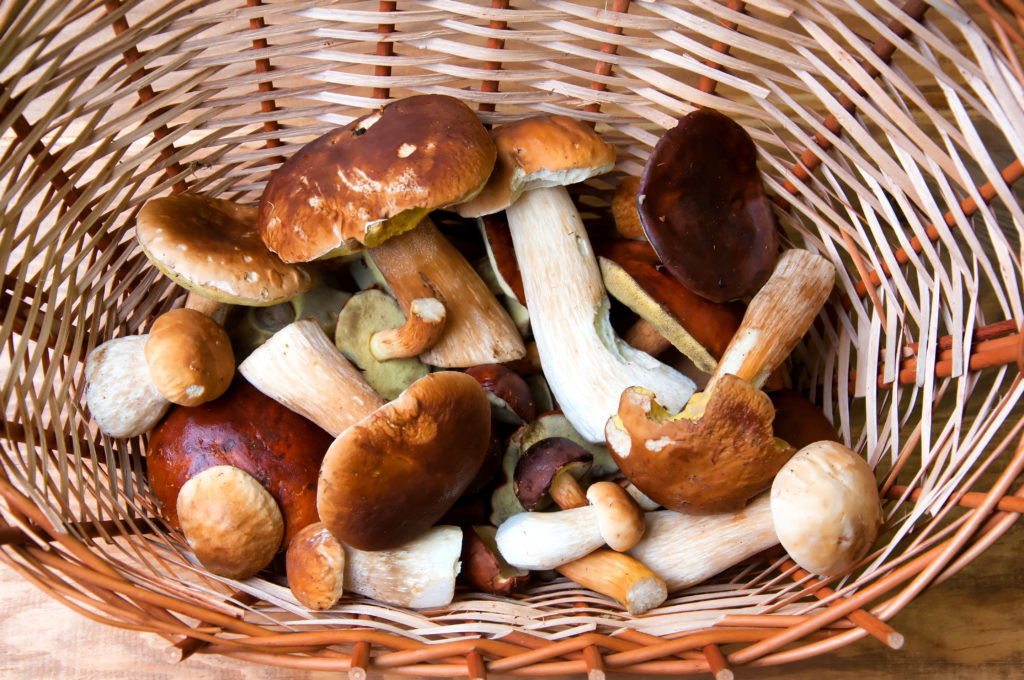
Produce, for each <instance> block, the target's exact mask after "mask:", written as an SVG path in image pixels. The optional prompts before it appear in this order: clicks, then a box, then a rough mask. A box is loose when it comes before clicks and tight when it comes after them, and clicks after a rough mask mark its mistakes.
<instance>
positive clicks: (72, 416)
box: [0, 0, 1024, 675]
mask: <svg viewBox="0 0 1024 680" xmlns="http://www.w3.org/2000/svg"><path fill="white" fill-rule="evenodd" d="M0 22H2V23H0V26H2V29H3V34H2V35H3V40H2V41H0V131H2V132H3V142H4V144H3V154H2V156H0V192H2V201H0V205H2V210H3V213H2V215H3V231H2V236H0V255H2V259H3V262H4V281H3V289H2V291H0V296H2V297H0V299H2V304H0V314H2V317H0V318H2V321H0V324H2V325H0V339H2V341H3V353H2V358H0V362H2V363H0V370H3V374H2V388H0V389H2V397H3V404H4V412H3V428H2V430H0V463H2V465H0V470H2V471H3V479H2V480H0V491H2V495H3V496H4V498H5V499H6V507H5V508H4V509H3V520H4V522H5V525H0V538H2V544H3V545H4V550H3V554H4V555H5V558H6V561H7V562H8V563H9V564H11V565H13V566H15V568H17V569H18V570H19V571H21V572H22V573H23V575H24V576H25V577H26V578H29V579H31V580H33V581H34V582H37V583H38V585H40V587H43V588H44V589H46V590H47V591H48V592H50V593H51V594H52V595H53V596H54V597H57V598H60V599H61V600H63V601H65V602H67V603H68V604H69V606H73V607H75V608H79V609H80V610H81V611H82V612H83V614H85V615H87V616H90V617H93V618H97V619H100V620H104V621H107V622H108V623H111V624H113V625H122V626H134V627H138V628H139V629H140V630H146V631H151V632H155V633H158V634H161V635H163V636H165V637H167V638H168V640H169V641H171V642H172V643H174V644H175V645H177V648H178V649H180V650H182V652H183V653H185V654H187V653H191V651H194V650H197V649H201V650H202V651H205V652H211V653H220V654H227V655H233V656H237V657H240V658H247V659H251V660H257V661H261V662H264V663H273V664H280V665H290V666H294V667H297V668H304V667H305V668H327V669H338V670H341V669H348V668H363V667H365V666H366V665H367V664H368V663H369V666H370V667H371V668H375V669H382V670H383V669H391V670H401V671H406V672H416V673H421V674H436V675H447V674H453V673H458V674H462V673H465V672H466V670H465V669H466V668H467V664H469V666H468V667H469V668H471V669H474V668H476V669H478V670H479V669H484V668H487V669H489V670H491V671H492V672H503V673H530V674H552V673H559V672H569V673H576V672H583V671H585V670H588V669H589V670H593V669H595V668H599V667H601V668H603V667H607V668H609V669H618V670H629V671H633V672H639V673H664V672H672V673H690V672H705V671H707V670H709V669H714V668H715V667H716V665H718V664H721V663H729V664H733V665H743V664H749V663H781V662H784V661H787V660H791V659H795V658H801V657H805V656H810V655H813V654H816V653H819V652H822V651H825V650H827V649H829V648H831V647H835V646H838V645H842V644H846V643H848V642H850V641H852V640H854V639H856V638H857V637H860V636H863V635H865V634H868V633H871V634H874V635H876V636H879V637H881V638H882V639H883V640H885V641H886V642H888V643H890V644H896V642H897V641H898V636H897V635H896V634H895V632H894V631H892V630H891V629H889V628H888V626H887V625H886V624H885V623H884V621H885V620H887V619H888V618H890V617H891V616H892V615H894V614H895V613H896V612H897V611H899V609H901V608H902V607H903V606H905V605H906V604H907V603H908V602H909V601H910V600H912V599H913V597H914V596H915V595H916V594H917V593H918V592H920V590H921V589H922V588H924V587H926V586H927V585H928V584H930V583H932V582H934V581H935V580H936V579H941V578H944V577H945V576H947V575H949V574H950V573H953V572H955V571H956V570H958V569H959V568H961V567H962V566H963V565H964V564H966V563H967V562H969V561H970V559H971V558H972V557H973V555H974V554H976V553H977V552H978V551H980V550H982V549H984V547H985V546H986V545H987V544H988V543H989V542H991V541H992V540H994V539H995V538H996V537H998V536H999V535H1000V534H1001V533H1002V532H1003V531H1005V529H1006V528H1007V527H1008V526H1009V522H1011V521H1012V520H1013V519H1014V518H1015V517H1016V514H1014V513H1012V512H1010V514H1005V512H997V511H995V510H997V508H996V506H997V505H999V504H1001V505H999V508H1001V509H1002V510H1003V511H1012V510H1013V509H1014V508H1016V509H1017V510H1018V511H1019V509H1020V504H1015V503H1016V501H1014V500H1013V498H1012V497H1009V494H1010V493H1011V491H1012V490H1015V489H1012V488H1011V486H1010V485H1011V484H1012V482H1013V481H1014V479H1015V478H1016V477H1017V475H1018V474H1019V472H1020V469H1019V468H1020V467H1021V465H1024V456H1022V455H1021V454H1020V453H1019V452H1017V453H1016V455H1015V449H1014V446H1013V445H1012V442H1014V441H1015V440H1016V436H1017V435H1018V434H1019V431H1020V429H1021V426H1022V424H1024V415H1022V413H1021V408H1020V407H1019V398H1020V395H1021V392H1022V390H1024V385H1022V381H1021V380H1020V377H1019V368H1018V363H1019V362H1020V354H1021V349H1020V333H1019V329H1020V323H1021V319H1022V318H1024V310H1022V300H1021V290H1022V285H1021V277H1022V272H1021V259H1022V257H1021V256H1022V239H1021V233H1022V227H1024V213H1022V210H1021V207H1020V202H1019V197H1020V189H1019V188H1018V187H1017V186H1016V183H1017V181H1018V179H1019V178H1020V176H1021V173H1022V172H1024V169H1022V166H1021V160H1020V159H1021V158H1024V89H1022V86H1021V83H1022V78H1021V73H1022V72H1021V68H1020V63H1019V53H1020V45H1021V44H1024V40H1022V39H1021V37H1020V35H1021V32H1022V31H1024V29H1022V27H1021V23H1020V21H1019V19H1018V17H1017V16H1016V14H1015V13H1014V12H1013V11H1012V10H1011V9H1007V8H1006V7H1004V6H1002V5H996V6H990V5H988V4H978V5H973V4H972V5H969V6H968V5H964V6H959V5H955V4H952V3H947V2H944V1H943V0H937V1H936V2H934V3H932V4H931V5H927V4H925V3H917V2H908V3H906V4H904V5H899V4H891V3H888V2H878V3H872V2H866V3H862V4H859V3H851V2H846V1H840V0H831V1H810V2H805V1H801V2H794V1H790V0H756V1H750V2H746V3H741V2H734V1H732V0H730V2H728V3H723V2H717V1H711V0H693V1H690V2H687V1H684V0H678V1H667V0H657V1H652V0H633V2H629V1H628V0H615V1H614V3H612V4H608V3H604V2H596V1H591V2H585V1H582V0H575V1H572V2H568V1H563V0H544V1H542V2H516V3H514V5H513V6H512V7H509V6H508V5H507V3H503V2H502V0H493V3H491V4H485V3H481V2H459V1H455V0H428V1H423V2H414V1H411V0H408V1H407V0H400V1H399V2H397V3H396V2H387V1H385V2H379V3H378V2H373V3H363V2H354V3H344V2H337V3H324V2H317V3H313V2H268V3H262V2H258V1H257V0H250V1H249V3H248V5H246V6H241V4H240V3H238V2H158V1H153V0H146V1H144V2H141V1H140V2H124V3H121V2H117V1H116V0H110V1H108V2H106V3H96V2H81V3H76V4H70V5H69V4H66V3H62V2H30V3H26V5H25V6H15V5H14V4H7V5H5V6H3V7H0ZM415 93H445V94H452V95H455V96H457V97H459V98H460V99H462V100H463V101H465V102H467V103H468V104H469V105H470V106H472V107H473V108H474V109H476V110H478V111H479V114H480V117H481V119H482V120H483V121H484V122H486V123H488V124H491V123H501V122H504V121H508V120H513V119H516V118H519V117H521V116H523V115H527V114H530V113H535V112H555V113H566V114H568V115H572V116H576V117H581V118H584V119H586V120H589V121H592V122H593V123H594V124H595V125H596V128H597V129H598V130H599V131H600V132H601V133H602V135H604V136H605V137H606V138H607V139H608V140H609V141H612V142H613V143H614V144H615V145H616V147H617V148H618V150H619V162H618V166H617V169H616V173H614V174H613V175H611V176H608V177H604V178H600V179H597V180H594V181H591V182H589V183H588V184H587V185H586V186H585V187H583V188H582V189H580V190H579V192H578V194H577V198H578V199H579V202H580V205H581V206H582V207H583V208H584V212H585V213H587V215H588V216H589V217H592V218H594V219H600V215H601V214H602V213H603V210H604V209H605V208H606V207H607V204H608V201H609V196H610V192H611V189H612V188H613V187H614V186H615V183H616V181H617V180H618V179H619V178H620V177H621V176H623V175H636V174H639V172H640V170H641V169H642V167H643V164H644V161H645V158H646V156H647V154H648V152H649V150H650V148H651V146H652V145H653V144H654V142H655V141H656V140H657V138H658V136H659V134H660V133H661V132H662V131H663V130H665V129H666V128H668V127H671V126H672V125H674V122H675V120H676V118H677V117H679V116H681V115H685V114H686V113H688V112H689V111H691V110H693V108H694V107H697V106H707V107H713V108H716V109H719V110H721V111H723V112H725V113H727V114H729V115H731V116H732V117H734V118H735V119H737V120H738V121H739V122H741V123H742V124H743V125H744V126H745V127H746V129H747V130H748V131H749V132H750V134H751V135H752V137H753V138H754V140H755V142H756V143H757V145H758V147H759V150H760V162H761V167H762V169H763V172H764V177H765V181H766V185H767V187H768V189H769V192H770V193H771V194H772V195H773V196H774V197H775V199H776V203H777V214H778V217H779V219H780V222H781V225H782V227H783V229H784V232H785V238H786V241H787V243H788V244H791V245H795V246H799V247H804V248H808V249H811V250H814V251H818V252H820V253H822V254H823V255H825V256H826V257H828V258H829V259H831V260H832V261H833V262H834V263H835V264H836V265H837V268H838V270H839V278H838V280H837V286H836V291H835V292H834V294H833V297H832V298H831V299H830V301H829V304H828V307H827V309H826V311H825V312H823V313H822V314H821V315H820V317H819V319H818V321H817V323H816V325H815V326H814V328H813V329H812V331H811V332H810V333H809V334H808V336H807V337H806V338H805V341H804V342H803V343H802V344H801V346H800V347H799V348H798V350H797V352H796V353H795V355H794V359H793V362H792V363H793V379H794V385H795V386H796V387H797V388H799V389H801V390H802V391H804V392H805V393H807V394H809V395H810V396H811V397H812V398H813V399H814V400H815V401H816V402H817V403H818V404H820V405H821V406H822V408H823V410H824V411H825V412H826V413H827V414H828V415H829V417H830V418H831V419H832V421H833V422H834V424H835V425H836V428H837V430H838V431H839V432H840V433H841V436H842V438H843V439H844V440H845V441H846V443H847V444H849V445H850V446H852V447H853V448H854V449H856V450H857V451H858V452H860V453H861V454H863V455H864V456H865V458H867V459H868V460H869V461H870V462H871V463H872V465H874V466H875V468H876V470H877V473H878V479H879V483H880V484H881V485H882V487H883V490H884V491H885V493H886V495H887V498H888V499H889V500H888V501H887V503H886V517H887V525H886V529H887V533H886V535H885V537H884V539H883V540H880V541H879V543H878V545H876V550H875V551H874V552H873V553H872V554H871V555H870V556H869V557H868V558H867V559H866V560H865V561H864V563H863V564H862V565H860V566H859V567H858V569H857V570H855V571H854V572H853V573H851V574H849V575H846V576H844V577H842V578H837V579H832V580H831V581H830V582H828V583H827V588H825V589H823V588H821V583H819V582H818V581H817V580H812V579H808V578H805V575H802V574H801V573H800V572H799V570H797V569H796V568H795V567H794V566H793V565H792V564H791V563H789V562H787V561H786V559H785V556H784V555H783V554H782V553H781V552H770V553H769V554H766V555H764V556H762V557H761V558H759V559H756V560H752V561H749V562H747V563H745V564H744V565H741V567H739V568H737V569H733V570H730V571H729V572H727V573H726V574H724V575H722V576H721V577H719V578H717V579H715V580H714V581H712V582H711V583H709V584H707V585H706V586H702V587H699V588H695V589H691V590H690V591H687V592H685V593H682V594H679V595H678V596H676V597H673V598H671V599H670V600H669V601H668V602H667V603H666V604H665V605H664V606H663V607H661V608H659V609H657V610H655V611H653V612H651V613H650V614H648V615H646V616H643V617H638V618H635V619H634V618H631V617H629V616H627V615H626V614H625V613H624V612H623V611H621V609H620V608H618V607H617V606H616V605H614V604H613V603H611V602H610V601H608V600H606V599H605V598H602V597H599V596H596V595H593V594H591V593H587V592H585V591H581V590H579V589H578V588H575V587H574V586H573V585H572V584H570V583H567V582H564V581H554V582H551V583H548V584H544V585H540V586H536V587H534V588H533V589H532V590H530V591H529V592H528V593H527V594H526V596H525V597H523V598H518V599H514V600H512V599H510V600H503V599H499V598H493V597H483V596H480V595H479V594H475V593H470V592H460V593H459V594H458V595H457V598H456V601H455V602H454V603H453V604H452V605H451V606H450V607H449V608H447V609H445V610H444V611H437V612H409V611H398V610H394V609H392V608H387V607H383V606H380V605H379V604H377V603H373V602H370V601H365V600H360V599H358V598H346V599H345V600H344V601H343V603H342V605H340V606H339V607H337V608H335V609H334V610H332V611H331V612H328V613H323V614H310V613H308V612H306V611H305V610H304V609H302V608H301V607H300V606H298V605H297V604H296V603H295V602H294V600H293V599H292V598H291V595H290V593H289V592H288V590H287V588H286V587H284V586H283V584H282V583H278V582H273V581H268V580H263V579H252V580H250V581H247V582H244V583H236V582H223V581H222V580H220V579H217V578H214V577H211V576H210V575H208V574H205V573H204V572H203V571H202V570H201V569H199V568H197V567H196V566H194V564H193V562H192V561H191V558H190V555H189V554H188V552H187V550H185V548H184V546H183V542H182V540H181V538H180V536H178V535H176V534H175V533H174V532H171V531H169V530H168V529H167V528H166V527H165V526H164V524H163V523H162V522H161V521H160V520H159V519H156V518H157V517H158V513H157V509H156V507H155V506H154V503H153V501H152V500H151V499H150V497H149V494H148V491H147V488H146V480H145V474H144V456H143V452H144V446H145V443H144V441H143V440H142V439H138V440H132V441H116V440H112V439H109V438H106V437H103V436H101V435H99V434H98V433H97V432H96V430H95V428H94V426H93V425H92V424H91V422H90V420H89V417H88V413H87V412H86V411H85V408H84V399H83V394H84V381H83V379H82V363H83V361H84V358H85V356H86V355H87V354H88V352H89V351H90V350H91V349H92V348H94V347H95V346H97V345H98V344H100V343H101V342H103V341H104V340H106V339H108V338H111V337H115V336H122V335H128V334H132V333H138V332H143V331H144V330H145V329H146V328H147V327H148V324H149V322H150V321H151V320H152V319H153V318H154V317H155V316H156V315H157V314H159V313H161V312H163V311H165V310H167V309H169V308H171V307H174V306H178V305H180V304H181V303H182V301H183V294H182V292H181V291H180V289H176V288H175V287H174V286H173V284H171V283H170V282H169V281H167V280H166V279H164V278H162V277H161V276H160V275H159V274H158V273H157V272H156V270H155V269H153V268H152V267H151V266H150V265H149V263H148V261H147V260H146V258H145V257H144V256H143V254H142V253H141V251H140V250H139V248H138V247H137V245H136V243H135V240H134V231H133V219H134V215H135V214H136V211H137V210H138V209H139V208H140V207H141V206H142V205H143V204H144V203H145V201H147V200H148V199H150V198H153V197H155V196H160V195H165V194H168V193H171V192H179V191H185V190H188V191H196V192H202V193H206V194H210V195H217V196H221V197H225V198H231V199H235V200H239V201H243V202H253V201H255V200H256V198H257V197H258V196H259V193H260V191H261V190H262V187H263V185H264V183H265V181H266V179H267V177H268V175H269V173H270V172H272V171H273V169H274V168H275V167H276V166H277V165H278V164H279V163H280V162H281V160H282V159H283V158H284V157H287V156H288V155H289V154H290V153H292V152H294V151H295V150H296V149H298V148H299V147H300V146H301V145H302V144H303V143H305V142H307V141H309V140H310V139H313V138H314V137H316V136H318V135H319V134H321V133H323V132H324V131H326V130H328V129H330V128H331V127H332V126H335V125H337V124H341V123H346V122H348V121H349V120H351V119H352V118H354V117H356V116H359V115H362V114H364V113H365V112H366V111H367V110H369V109H373V108H376V107H378V106H380V105H381V104H383V103H385V102H386V101H388V100H389V99H390V98H398V97H402V96H406V95H410V94H415ZM968 492H970V493H968ZM967 506H970V507H972V508H974V509H972V510H965V509H964V507H967ZM868 610H871V611H870V613H869V612H868ZM708 644H713V645H714V649H718V648H719V647H720V648H721V649H722V650H724V653H725V657H724V658H720V657H718V656H716V655H715V654H713V653H709V654H710V656H709V654H706V653H705V652H704V651H702V650H704V649H705V647H706V645H708ZM588 650H589V651H588ZM367 655H369V656H370V657H372V662H367V660H366V657H367ZM595 655H596V656H595Z"/></svg>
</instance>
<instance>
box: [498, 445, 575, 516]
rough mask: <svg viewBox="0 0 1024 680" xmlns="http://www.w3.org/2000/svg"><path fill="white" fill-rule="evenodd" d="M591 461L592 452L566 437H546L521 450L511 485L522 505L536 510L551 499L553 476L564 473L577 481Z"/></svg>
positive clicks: (556, 476)
mask: <svg viewBox="0 0 1024 680" xmlns="http://www.w3.org/2000/svg"><path fill="white" fill-rule="evenodd" d="M593 462H594V454H592V453H591V452H590V451H587V450H586V449H585V448H583V446H581V445H580V444H578V443H577V442H574V441H573V440H571V439H569V438H568V437H546V438H544V439H541V440H540V441H538V442H535V443H534V444H531V445H530V447H529V448H527V449H526V451H525V452H523V457H522V458H520V459H519V462H517V463H516V469H515V472H514V473H513V476H512V488H513V490H514V491H515V494H516V498H518V499H519V502H520V503H521V504H522V506H523V508H525V509H526V510H539V509H542V508H543V507H544V503H545V501H548V500H550V497H549V492H550V491H551V485H552V483H554V482H555V479H556V478H559V477H560V475H566V474H567V475H571V476H572V478H573V479H575V480H577V481H579V480H580V479H582V478H583V477H584V475H586V474H587V473H588V472H590V467H591V465H592V464H593ZM583 500H584V503H585V498H584V499H583ZM559 505H560V507H564V506H563V505H562V504H561V503H560V504H559Z"/></svg>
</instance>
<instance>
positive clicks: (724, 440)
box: [606, 250, 835, 512]
mask: <svg viewBox="0 0 1024 680" xmlns="http://www.w3.org/2000/svg"><path fill="white" fill-rule="evenodd" d="M834 277H835V270H834V268H833V266H832V264H831V263H830V262H828V261H827V260H825V259H824V258H822V257H820V256H818V255H815V254H813V253H811V252H809V251H805V250H788V251H786V252H785V253H784V254H783V255H782V256H781V257H780V258H779V261H778V265H777V266H776V269H775V271H774V272H773V274H772V277H771V279H769V281H768V283H766V284H765V285H764V287H762V289H761V290H760V291H758V293H757V295H755V296H754V298H753V299H752V300H751V302H750V304H749V305H748V307H747V310H746V312H745V314H744V317H743V321H742V323H741V325H740V328H739V329H738V330H737V332H736V334H735V336H734V337H733V339H732V341H731V342H730V343H729V346H728V347H727V348H726V350H725V352H724V354H723V355H722V358H721V360H720V361H719V362H718V367H717V368H716V370H715V372H714V373H713V374H712V375H711V378H710V379H709V381H708V384H707V387H706V388H705V390H704V392H703V393H699V394H697V395H694V397H693V399H691V401H690V403H688V404H687V406H686V409H685V410H683V411H682V412H679V413H671V412H669V411H667V410H666V409H665V408H663V407H662V406H661V405H660V404H658V402H657V401H656V400H655V397H654V396H653V395H652V394H651V392H650V391H649V390H645V389H643V388H640V387H631V388H628V389H626V390H625V391H623V393H622V398H621V401H620V405H619V411H618V413H617V414H616V415H615V416H614V417H613V418H611V419H609V421H608V425H607V430H606V435H607V441H608V445H609V451H610V452H611V454H612V457H613V458H615V461H616V462H617V463H618V465H619V468H620V469H621V470H622V473H623V474H624V475H625V476H626V477H627V478H629V480H630V481H632V482H633V483H634V484H635V485H636V486H637V488H639V489H640V490H641V491H643V492H644V493H645V494H647V495H648V496H650V497H651V498H652V499H654V500H655V501H657V502H658V503H660V504H661V505H664V506H665V507H666V508H668V509H670V510H677V511H679V512H724V511H728V510H733V509H736V508H738V507H740V506H741V505H742V504H744V503H746V502H747V501H748V500H749V499H750V498H752V497H753V496H755V495H757V494H758V493H760V492H761V491H763V490H765V489H767V488H768V486H769V485H770V484H771V480H772V478H773V477H774V476H775V473H776V472H777V471H778V470H779V468H780V467H781V466H782V464H783V463H784V462H785V461H786V460H787V459H788V457H789V456H790V455H791V454H792V449H791V448H790V447H788V446H785V445H782V444H780V443H779V442H778V441H776V439H775V437H774V435H773V431H772V426H771V423H772V418H773V416H774V409H773V408H772V405H771V400H770V399H769V398H768V396H767V395H765V394H764V393H763V392H761V391H760V390H759V389H758V388H759V387H760V386H761V385H762V384H763V382H764V380H765V379H766V378H767V377H768V375H769V374H771V373H772V371H774V370H775V368H776V367H777V366H778V365H779V364H780V363H781V362H782V361H784V360H785V358H786V357H787V356H788V355H789V353H790V352H791V351H792V349H793V347H794V346H795V345H796V343H797V342H798V341H799V340H800V338H801V337H802V336H803V334H804V333H805V332H806V330H807V329H808V328H809V327H810V324H811V322H812V321H813V319H814V316H815V315H816V314H817V313H818V311H819V310H820V308H821V306H822V304H823V303H824V301H825V299H826V298H827V297H828V294H829V292H830V291H831V289H832V284H833V279H834Z"/></svg>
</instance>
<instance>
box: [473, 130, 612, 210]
mask: <svg viewBox="0 0 1024 680" xmlns="http://www.w3.org/2000/svg"><path fill="white" fill-rule="evenodd" d="M491 137H492V138H493V139H494V144H495V146H496V147H497V149H498V160H497V163H495V166H494V172H493V173H492V174H491V178H490V179H489V180H488V181H487V185H486V186H485V187H484V189H483V191H481V192H480V193H479V195H477V197H476V198H474V199H473V200H471V201H467V202H465V203H462V204H460V205H458V206H455V209H456V211H457V212H458V213H459V214H460V215H462V216H463V217H479V216H481V215H488V214H491V213H495V212H498V211H499V210H504V209H505V208H507V207H508V206H509V205H511V204H512V203H514V202H515V201H516V199H517V198H519V196H520V194H522V193H523V192H524V191H529V190H530V189H534V188H539V187H551V186H561V185H566V184H575V183H576V182H582V181H583V180H585V179H587V178H588V177H591V176H593V175H597V174H602V173H605V172H608V171H609V170H611V169H612V167H613V166H614V165H615V147H613V146H612V145H611V144H609V143H608V142H606V141H604V140H603V139H601V137H600V136H598V134H597V133H596V132H594V130H593V129H592V128H591V127H590V126H589V125H587V124H586V123H584V122H583V121H580V120H577V119H575V118H569V117H568V116H560V115H555V114H551V115H543V116H533V117H531V118H524V119H522V120H517V121H515V122H513V123H508V124H505V125H500V126H498V127H496V128H494V129H493V130H491Z"/></svg>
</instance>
